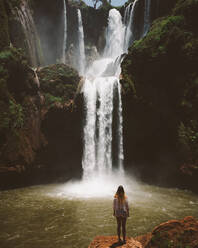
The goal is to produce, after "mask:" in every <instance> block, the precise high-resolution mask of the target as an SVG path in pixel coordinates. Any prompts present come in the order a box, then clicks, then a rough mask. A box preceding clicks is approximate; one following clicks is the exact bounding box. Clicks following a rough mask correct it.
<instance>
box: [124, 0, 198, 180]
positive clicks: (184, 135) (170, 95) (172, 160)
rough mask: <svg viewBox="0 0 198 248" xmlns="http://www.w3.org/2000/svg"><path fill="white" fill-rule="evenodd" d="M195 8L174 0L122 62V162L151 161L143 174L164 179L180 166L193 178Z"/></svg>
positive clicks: (197, 50) (197, 152) (197, 41)
mask: <svg viewBox="0 0 198 248" xmlns="http://www.w3.org/2000/svg"><path fill="white" fill-rule="evenodd" d="M197 10H198V3H197V1H188V0H185V1H181V0H180V1H177V3H176V5H175V7H174V8H173V9H172V10H171V11H170V12H169V15H167V16H166V17H162V18H160V19H157V20H156V21H155V22H154V23H153V24H152V27H151V30H150V32H149V33H148V34H147V36H146V37H144V38H143V39H141V40H139V41H136V42H134V44H133V46H132V47H131V48H130V50H129V53H128V55H127V56H126V58H125V60H124V62H123V64H122V73H123V80H122V84H123V90H124V92H125V96H124V99H123V102H124V107H123V109H124V123H125V126H124V137H125V151H126V154H125V155H126V156H125V157H126V161H127V163H129V164H130V163H132V162H133V163H135V164H141V166H142V165H145V164H146V163H147V164H148V163H150V165H149V166H147V167H144V168H142V172H143V174H144V173H145V175H146V174H147V175H148V177H149V176H151V178H152V177H153V176H152V174H153V173H154V174H155V176H154V177H155V178H157V177H159V175H162V174H164V175H163V177H164V180H165V181H166V180H168V181H169V182H170V180H171V177H170V173H171V174H172V175H173V174H174V176H178V175H179V174H180V169H179V168H180V166H181V165H183V164H185V165H184V167H185V166H187V164H189V166H190V168H191V169H192V171H193V173H192V174H194V176H196V177H197V172H196V168H197V155H198V150H197V148H198V139H197V132H198V129H197V127H198V126H197V123H198V119H197V114H196V112H197V111H196V109H197V100H198V98H197V90H198V89H197V78H198V74H197V69H196V65H197V62H198V61H197V58H198V46H197V44H198V36H197V35H198V34H197V30H196V23H197V21H198V20H197V15H196V11H197ZM193 164H194V166H192V165H193ZM187 167H188V166H187ZM159 171H161V172H163V173H161V172H160V173H159ZM160 179H161V178H160ZM175 179H176V178H175V177H173V180H175ZM189 180H195V181H196V179H195V178H194V179H193V178H192V177H191V178H190V179H189ZM184 181H185V180H184ZM195 181H194V182H195Z"/></svg>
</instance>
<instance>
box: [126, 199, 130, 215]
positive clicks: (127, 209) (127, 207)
mask: <svg viewBox="0 0 198 248" xmlns="http://www.w3.org/2000/svg"><path fill="white" fill-rule="evenodd" d="M125 205H126V211H127V216H128V217H129V203H128V200H126V201H125Z"/></svg>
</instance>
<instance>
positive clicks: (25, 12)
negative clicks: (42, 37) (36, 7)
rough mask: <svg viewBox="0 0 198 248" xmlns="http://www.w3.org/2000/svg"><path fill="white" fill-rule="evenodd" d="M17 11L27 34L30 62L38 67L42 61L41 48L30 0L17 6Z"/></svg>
mask: <svg viewBox="0 0 198 248" xmlns="http://www.w3.org/2000/svg"><path fill="white" fill-rule="evenodd" d="M16 13H17V16H18V18H19V21H20V23H21V26H22V28H23V32H24V35H25V43H26V44H27V51H28V53H29V58H30V63H31V65H32V66H33V67H37V66H39V65H40V64H41V63H42V58H41V52H40V51H41V48H40V41H39V37H38V34H37V30H36V26H35V23H34V19H33V16H32V13H31V10H30V7H29V4H28V1H23V3H22V4H21V5H20V8H16Z"/></svg>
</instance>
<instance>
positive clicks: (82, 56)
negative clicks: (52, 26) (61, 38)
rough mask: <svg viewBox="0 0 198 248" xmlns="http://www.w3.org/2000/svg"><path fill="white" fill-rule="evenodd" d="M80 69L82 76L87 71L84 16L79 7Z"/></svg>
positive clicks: (78, 55)
mask: <svg viewBox="0 0 198 248" xmlns="http://www.w3.org/2000/svg"><path fill="white" fill-rule="evenodd" d="M77 57H78V71H79V74H80V75H81V76H82V75H84V73H85V64H86V59H85V44H84V31H83V24H82V16H81V11H80V9H78V54H77Z"/></svg>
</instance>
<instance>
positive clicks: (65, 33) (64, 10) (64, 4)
mask: <svg viewBox="0 0 198 248" xmlns="http://www.w3.org/2000/svg"><path fill="white" fill-rule="evenodd" d="M63 16H64V36H63V51H62V62H63V63H65V52H66V48H67V8H66V3H65V0H63Z"/></svg>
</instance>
